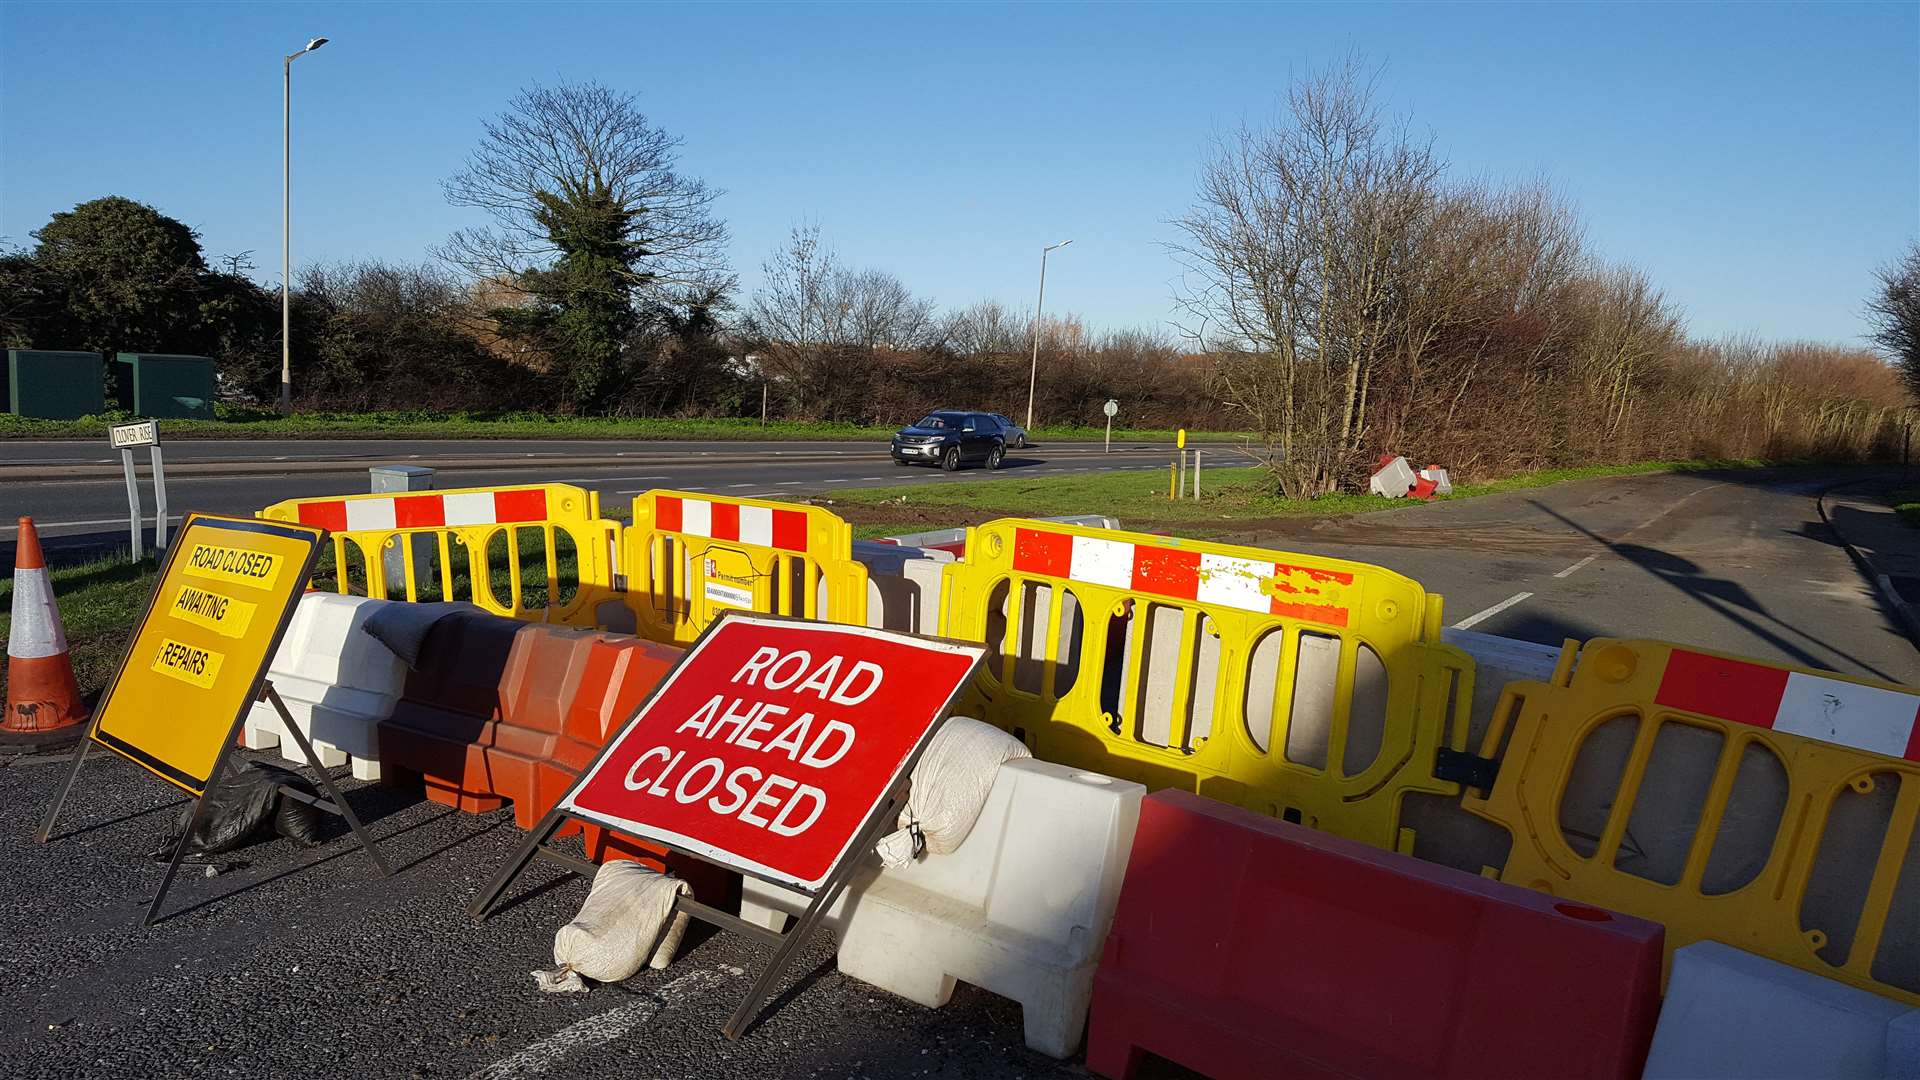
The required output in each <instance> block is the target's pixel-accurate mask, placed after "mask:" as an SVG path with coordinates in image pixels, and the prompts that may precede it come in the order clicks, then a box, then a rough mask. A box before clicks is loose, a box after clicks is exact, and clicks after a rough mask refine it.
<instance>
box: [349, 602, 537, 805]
mask: <svg viewBox="0 0 1920 1080" xmlns="http://www.w3.org/2000/svg"><path fill="white" fill-rule="evenodd" d="M529 628H530V624H528V623H523V622H519V621H517V620H514V619H504V618H501V617H499V616H497V615H488V614H486V613H484V612H478V611H475V612H462V613H459V614H455V615H450V616H448V617H447V618H444V619H442V620H440V621H439V622H437V623H435V624H434V626H433V629H432V630H431V631H430V632H429V633H428V634H427V639H426V641H425V642H424V643H423V644H422V645H421V647H420V662H419V665H418V666H417V667H415V668H414V670H413V671H412V672H411V673H410V674H408V676H407V685H406V689H405V690H404V691H403V692H402V693H401V696H400V701H399V702H398V704H396V705H395V706H394V710H393V715H392V716H391V717H389V718H387V719H386V720H383V721H381V723H380V761H381V765H382V767H383V770H387V767H388V766H391V767H392V768H391V770H388V771H391V772H392V774H393V777H394V781H393V782H398V781H399V779H400V778H402V777H404V776H406V775H408V774H414V775H418V776H419V777H420V778H421V779H422V780H423V781H424V782H425V784H426V790H427V798H429V799H431V800H433V801H434V802H437V803H441V804H443V805H446V806H454V807H458V808H459V809H461V810H465V811H467V812H468V813H471V814H484V813H487V812H488V811H492V810H498V809H499V808H501V807H502V806H505V805H506V800H505V799H503V798H501V797H500V796H499V795H498V794H497V793H496V791H495V788H494V783H493V778H492V776H491V775H490V774H489V772H488V769H487V760H486V747H487V746H488V745H490V744H491V743H492V742H493V732H494V728H495V726H496V724H497V722H498V720H499V718H500V683H501V679H502V678H503V677H504V675H505V673H506V669H507V661H508V658H509V657H510V656H511V655H512V652H513V641H514V637H515V636H516V635H517V634H519V633H520V631H522V630H525V629H529Z"/></svg>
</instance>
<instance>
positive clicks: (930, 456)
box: [893, 410, 1007, 472]
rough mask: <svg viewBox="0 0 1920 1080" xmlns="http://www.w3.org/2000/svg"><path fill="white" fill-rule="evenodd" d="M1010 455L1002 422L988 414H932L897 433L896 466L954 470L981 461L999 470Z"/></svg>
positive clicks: (894, 456) (944, 412)
mask: <svg viewBox="0 0 1920 1080" xmlns="http://www.w3.org/2000/svg"><path fill="white" fill-rule="evenodd" d="M1006 454H1007V442H1006V438H1005V437H1004V436H1003V435H1002V434H1001V431H1000V422H999V421H997V420H995V419H994V418H993V417H992V416H991V415H989V414H987V413H976V412H955V411H944V410H943V411H941V412H933V413H928V414H927V415H925V416H923V417H921V418H920V419H918V420H915V421H914V422H913V423H912V424H911V425H909V426H907V427H903V428H901V429H900V430H899V431H897V432H895V433H894V436H893V463H894V464H895V465H913V464H921V465H933V464H938V465H939V466H940V467H941V468H943V469H945V470H947V471H948V472H952V471H954V470H955V469H958V468H959V467H960V466H961V465H962V464H963V463H965V462H969V461H981V462H985V463H986V466H987V468H989V469H997V468H999V467H1000V461H1001V459H1002V458H1004V457H1006Z"/></svg>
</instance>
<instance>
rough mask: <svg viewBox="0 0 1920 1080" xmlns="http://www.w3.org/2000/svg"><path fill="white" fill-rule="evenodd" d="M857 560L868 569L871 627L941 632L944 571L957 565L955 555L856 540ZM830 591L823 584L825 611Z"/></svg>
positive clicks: (917, 631)
mask: <svg viewBox="0 0 1920 1080" xmlns="http://www.w3.org/2000/svg"><path fill="white" fill-rule="evenodd" d="M853 557H854V558H855V559H857V560H859V561H860V562H861V563H862V564H864V565H865V566H866V568H867V625H869V626H878V627H883V628H885V629H888V630H901V631H905V632H906V633H909V634H934V633H938V632H939V627H940V583H941V580H942V577H941V574H942V571H941V568H942V567H944V566H945V565H946V564H947V563H950V562H953V561H954V556H953V553H952V552H949V551H943V550H941V549H939V548H931V547H906V546H901V545H898V544H889V543H881V542H879V541H874V540H856V541H854V544H853ZM826 589H827V585H826V582H825V581H824V580H823V581H822V582H821V583H820V604H821V610H823V611H824V610H826V608H825V604H826Z"/></svg>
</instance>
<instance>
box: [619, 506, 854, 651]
mask: <svg viewBox="0 0 1920 1080" xmlns="http://www.w3.org/2000/svg"><path fill="white" fill-rule="evenodd" d="M622 546H623V548H624V552H625V554H624V560H625V565H627V566H628V567H631V568H632V569H631V573H632V589H631V591H630V592H629V593H628V598H627V601H628V604H629V606H631V607H632V609H633V615H634V621H635V622H636V624H637V625H638V628H639V629H638V632H639V634H640V636H642V637H646V638H650V639H652V640H654V641H659V642H664V643H666V644H670V645H675V644H678V645H684V644H687V643H689V642H691V641H693V639H695V638H697V637H699V636H700V632H701V631H703V630H705V629H706V628H707V625H708V624H709V623H711V622H713V620H714V619H716V618H718V617H719V616H720V613H721V612H722V611H725V610H727V609H729V608H733V609H739V610H744V611H760V612H767V613H770V614H776V615H797V616H801V617H804V618H808V619H820V620H823V621H826V622H836V623H845V624H848V625H852V626H865V625H866V622H867V569H866V567H865V566H863V565H861V564H860V563H859V562H858V561H856V560H855V559H854V557H853V528H852V526H850V525H848V524H847V523H846V522H844V521H842V520H840V518H839V517H837V516H835V515H834V514H831V513H829V512H827V511H825V510H822V509H820V508H819V507H816V506H802V505H797V504H793V503H782V502H767V501H765V500H761V499H733V498H728V497H726V496H722V495H696V494H693V493H691V492H681V491H648V492H645V493H644V494H641V495H636V496H634V500H633V525H632V526H631V527H630V528H628V529H627V531H626V535H625V538H624V539H623V540H622Z"/></svg>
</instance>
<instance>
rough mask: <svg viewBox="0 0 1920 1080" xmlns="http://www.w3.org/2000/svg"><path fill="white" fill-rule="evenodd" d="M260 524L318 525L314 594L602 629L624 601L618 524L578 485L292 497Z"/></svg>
mask: <svg viewBox="0 0 1920 1080" xmlns="http://www.w3.org/2000/svg"><path fill="white" fill-rule="evenodd" d="M258 516H260V517H263V518H270V519H274V520H279V521H298V522H302V523H305V524H309V525H319V526H321V527H323V528H325V529H327V530H328V531H329V532H330V533H331V534H332V537H331V540H332V552H331V559H330V560H323V561H322V569H321V571H320V572H319V573H316V575H315V584H316V587H326V588H330V589H331V590H332V591H334V592H340V593H351V594H355V595H361V596H372V597H377V598H379V599H383V600H409V601H425V600H467V601H471V602H472V603H474V604H475V605H477V606H479V607H480V608H482V609H484V610H486V611H488V612H491V613H493V614H496V615H505V616H508V617H511V618H516V619H525V620H529V621H533V622H549V623H561V624H565V625H569V626H595V625H597V624H598V609H599V607H600V605H601V604H603V603H604V602H606V601H608V600H618V599H620V594H621V593H622V591H623V589H624V581H623V580H622V579H621V577H620V573H619V566H620V564H619V543H618V540H619V531H620V525H619V523H618V522H614V521H605V520H601V518H600V497H599V495H598V494H597V493H595V492H591V491H587V490H585V489H583V488H578V487H574V486H572V485H569V484H526V485H520V486H513V487H498V488H465V489H455V490H450V491H425V492H420V493H418V494H405V495H344V496H331V497H326V498H317V499H288V500H286V501H285V502H278V503H275V504H273V505H272V506H269V507H267V508H266V509H264V510H262V511H260V513H259V515H258Z"/></svg>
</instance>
